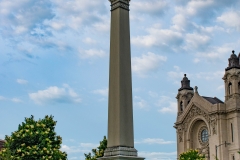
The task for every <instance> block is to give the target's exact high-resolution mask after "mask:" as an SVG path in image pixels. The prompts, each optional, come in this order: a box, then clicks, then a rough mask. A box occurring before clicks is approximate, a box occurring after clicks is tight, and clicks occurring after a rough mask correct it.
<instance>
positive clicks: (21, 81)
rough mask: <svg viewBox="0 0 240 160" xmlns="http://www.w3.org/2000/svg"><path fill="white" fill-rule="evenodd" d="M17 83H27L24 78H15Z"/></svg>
mask: <svg viewBox="0 0 240 160" xmlns="http://www.w3.org/2000/svg"><path fill="white" fill-rule="evenodd" d="M17 83H19V84H27V83H28V81H27V80H25V79H17Z"/></svg>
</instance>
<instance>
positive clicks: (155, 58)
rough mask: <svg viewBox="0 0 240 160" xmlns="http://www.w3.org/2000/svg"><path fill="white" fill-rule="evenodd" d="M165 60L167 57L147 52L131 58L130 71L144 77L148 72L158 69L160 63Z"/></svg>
mask: <svg viewBox="0 0 240 160" xmlns="http://www.w3.org/2000/svg"><path fill="white" fill-rule="evenodd" d="M165 61H167V57H165V56H161V55H157V54H154V53H151V52H148V53H147V54H143V55H142V56H141V57H133V58H132V71H133V72H135V73H136V74H138V75H139V76H143V77H144V76H146V74H148V73H149V72H153V71H156V70H158V68H159V67H160V65H161V63H162V62H165Z"/></svg>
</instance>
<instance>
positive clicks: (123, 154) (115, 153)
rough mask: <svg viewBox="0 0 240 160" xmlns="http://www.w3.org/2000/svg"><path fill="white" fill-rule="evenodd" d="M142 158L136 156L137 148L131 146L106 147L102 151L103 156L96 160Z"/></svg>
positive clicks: (142, 159)
mask: <svg viewBox="0 0 240 160" xmlns="http://www.w3.org/2000/svg"><path fill="white" fill-rule="evenodd" d="M127 159H129V160H144V158H143V157H138V156H137V150H136V149H135V148H133V147H123V146H117V147H108V148H107V149H106V150H105V151H104V157H101V158H98V160H127Z"/></svg>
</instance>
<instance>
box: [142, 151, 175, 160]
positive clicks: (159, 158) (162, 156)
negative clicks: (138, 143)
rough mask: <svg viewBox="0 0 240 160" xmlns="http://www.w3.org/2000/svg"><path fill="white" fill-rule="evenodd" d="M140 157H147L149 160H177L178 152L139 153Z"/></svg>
mask: <svg viewBox="0 0 240 160" xmlns="http://www.w3.org/2000/svg"><path fill="white" fill-rule="evenodd" d="M138 154H139V157H145V158H146V159H148V160H169V159H176V158H177V152H144V151H140V152H138Z"/></svg>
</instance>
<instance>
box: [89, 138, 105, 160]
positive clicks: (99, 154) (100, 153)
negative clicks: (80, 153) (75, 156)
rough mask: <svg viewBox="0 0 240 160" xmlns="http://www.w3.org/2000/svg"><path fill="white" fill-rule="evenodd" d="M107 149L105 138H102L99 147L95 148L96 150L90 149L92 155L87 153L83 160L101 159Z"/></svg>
mask: <svg viewBox="0 0 240 160" xmlns="http://www.w3.org/2000/svg"><path fill="white" fill-rule="evenodd" d="M106 148H107V138H106V136H104V137H103V140H102V141H100V145H99V147H97V149H92V153H93V155H92V154H91V153H88V154H85V153H84V155H85V160H96V159H97V158H99V157H103V156H104V151H105V149H106Z"/></svg>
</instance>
